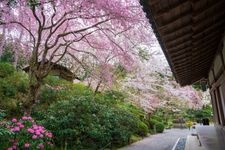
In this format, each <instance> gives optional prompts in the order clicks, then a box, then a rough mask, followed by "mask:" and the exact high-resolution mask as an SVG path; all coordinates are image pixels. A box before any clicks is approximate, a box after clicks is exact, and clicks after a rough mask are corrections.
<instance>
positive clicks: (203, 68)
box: [140, 0, 225, 150]
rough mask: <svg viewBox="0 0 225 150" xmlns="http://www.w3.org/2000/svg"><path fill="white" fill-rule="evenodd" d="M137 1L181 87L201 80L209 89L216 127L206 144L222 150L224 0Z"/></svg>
mask: <svg viewBox="0 0 225 150" xmlns="http://www.w3.org/2000/svg"><path fill="white" fill-rule="evenodd" d="M140 3H141V5H142V6H143V10H144V11H145V12H146V16H147V18H148V19H149V21H150V24H151V26H152V28H153V30H154V32H155V35H156V37H157V39H158V41H159V43H160V45H161V48H162V49H163V52H164V54H165V56H166V58H167V60H168V62H169V65H170V67H171V69H172V72H173V74H174V76H175V78H176V81H177V82H178V83H179V84H180V85H181V86H185V85H191V84H193V83H196V82H203V83H206V84H207V85H208V87H209V88H210V94H211V103H212V106H213V115H214V123H215V127H216V129H215V133H213V134H209V136H210V135H211V136H214V137H208V138H209V139H208V146H206V147H208V148H207V149H213V150H214V149H215V150H217V149H218V150H220V149H223V150H225V138H224V137H225V136H224V135H225V132H224V131H225V0H140ZM218 130H219V131H220V132H219V134H217V133H218V132H217V131H218ZM216 132H217V133H216ZM210 138H211V139H210ZM210 142H211V147H210V144H209V143H210ZM206 143H207V142H206ZM218 143H219V144H218ZM213 144H214V147H213V146H212V145H213ZM216 145H217V146H216ZM218 145H219V146H218ZM221 145H222V146H221ZM215 147H216V148H215Z"/></svg>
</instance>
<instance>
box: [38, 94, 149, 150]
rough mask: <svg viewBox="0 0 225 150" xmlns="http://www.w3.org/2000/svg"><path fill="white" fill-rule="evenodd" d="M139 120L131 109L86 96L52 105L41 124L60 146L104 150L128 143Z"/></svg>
mask: <svg viewBox="0 0 225 150" xmlns="http://www.w3.org/2000/svg"><path fill="white" fill-rule="evenodd" d="M138 121H139V120H138V118H136V117H134V115H133V114H132V113H130V112H127V111H125V110H123V109H119V108H115V107H109V106H107V105H103V104H100V103H98V102H97V101H95V100H94V99H93V97H91V96H89V97H87V96H83V97H74V98H73V99H71V100H67V101H58V102H57V103H55V104H53V105H51V106H50V109H49V110H48V112H47V114H46V115H45V119H44V120H42V123H43V124H44V125H45V126H46V128H47V129H49V130H51V131H53V134H54V135H55V143H56V144H57V145H58V146H61V147H64V146H65V143H67V146H68V147H70V148H72V147H74V146H75V147H76V148H77V149H85V148H88V147H89V148H90V147H91V148H92V149H101V148H106V147H109V146H110V145H123V144H126V143H127V142H128V141H129V139H130V137H131V135H132V134H134V133H135V132H136V131H137V129H138V126H137V122H138ZM143 126H144V125H142V126H140V128H145V127H143ZM143 130H146V128H145V129H141V131H142V132H144V133H145V132H146V131H143Z"/></svg>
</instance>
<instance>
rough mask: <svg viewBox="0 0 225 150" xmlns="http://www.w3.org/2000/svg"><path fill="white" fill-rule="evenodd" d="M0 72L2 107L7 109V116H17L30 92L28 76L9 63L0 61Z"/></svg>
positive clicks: (0, 103)
mask: <svg viewBox="0 0 225 150" xmlns="http://www.w3.org/2000/svg"><path fill="white" fill-rule="evenodd" d="M1 71H2V72H1ZM0 74H1V75H0V109H3V110H6V111H7V114H8V116H7V117H10V116H15V115H16V116H17V115H18V114H20V113H21V112H20V111H21V109H20V107H21V104H22V101H23V99H24V98H25V95H27V92H28V76H27V74H26V73H24V72H22V71H16V70H15V69H14V68H13V66H12V65H10V64H8V63H0Z"/></svg>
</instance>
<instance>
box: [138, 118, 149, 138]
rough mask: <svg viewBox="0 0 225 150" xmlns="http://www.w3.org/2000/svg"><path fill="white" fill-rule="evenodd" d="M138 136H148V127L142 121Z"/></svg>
mask: <svg viewBox="0 0 225 150" xmlns="http://www.w3.org/2000/svg"><path fill="white" fill-rule="evenodd" d="M137 134H138V135H140V136H146V135H147V134H148V126H147V125H146V124H145V123H144V122H142V121H139V122H138V130H137Z"/></svg>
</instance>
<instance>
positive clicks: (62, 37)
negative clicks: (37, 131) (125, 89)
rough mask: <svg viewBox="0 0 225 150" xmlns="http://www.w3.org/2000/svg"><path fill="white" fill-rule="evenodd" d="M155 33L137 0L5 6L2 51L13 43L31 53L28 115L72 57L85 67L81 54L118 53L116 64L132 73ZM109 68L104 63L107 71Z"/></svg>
mask: <svg viewBox="0 0 225 150" xmlns="http://www.w3.org/2000/svg"><path fill="white" fill-rule="evenodd" d="M143 30H145V32H142V31H143ZM149 30H150V29H149V24H148V23H147V20H146V18H145V15H144V13H143V11H142V9H141V7H140V5H139V2H138V1H137V0H3V1H1V2H0V31H1V34H2V35H3V38H2V41H1V48H0V51H1V52H2V45H3V44H4V43H5V42H4V41H7V40H11V41H12V43H14V45H15V50H14V51H16V53H21V52H23V53H25V54H26V56H27V60H28V63H29V66H30V71H29V79H30V83H29V95H28V98H27V101H26V102H25V103H24V108H25V111H26V112H27V113H30V112H31V109H32V107H33V105H34V104H35V103H36V101H37V98H38V92H39V89H40V87H41V84H42V82H43V79H44V78H45V77H46V76H47V75H48V74H49V72H50V71H51V68H52V67H53V65H54V64H56V63H59V62H61V61H62V59H64V58H68V57H72V58H73V60H74V61H76V62H77V63H79V64H81V61H80V56H81V55H80V54H87V55H93V56H99V57H98V58H101V57H105V56H106V55H108V54H112V55H113V56H115V57H116V58H115V59H114V62H120V63H121V64H122V65H123V66H124V67H125V68H126V69H128V70H129V69H130V68H131V67H132V64H133V59H132V54H133V53H132V49H133V48H134V47H135V46H136V45H138V44H140V43H143V42H145V43H148V42H150V41H151V37H152V36H151V34H149V33H151V32H149ZM146 31H148V32H146ZM98 61H100V62H104V61H101V60H98ZM105 66H107V65H106V63H103V65H102V67H103V68H104V67H105ZM102 73H103V72H102ZM105 76H106V75H104V77H105ZM109 77H110V76H109Z"/></svg>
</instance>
